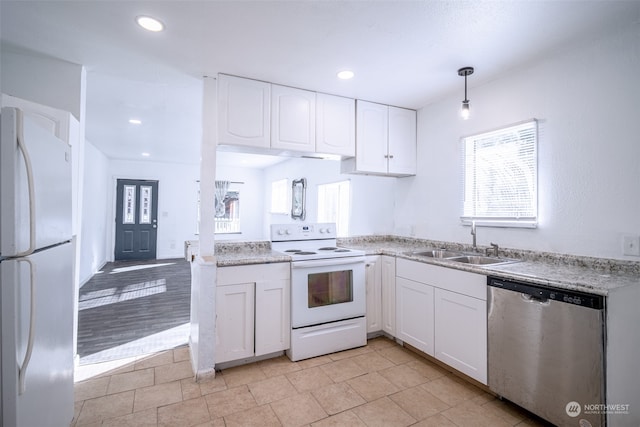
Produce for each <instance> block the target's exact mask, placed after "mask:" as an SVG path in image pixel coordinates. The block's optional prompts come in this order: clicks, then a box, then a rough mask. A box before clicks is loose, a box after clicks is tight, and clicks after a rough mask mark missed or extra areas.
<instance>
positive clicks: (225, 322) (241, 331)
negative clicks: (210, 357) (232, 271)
mask: <svg viewBox="0 0 640 427" xmlns="http://www.w3.org/2000/svg"><path fill="white" fill-rule="evenodd" d="M254 289H255V286H254V284H253V283H242V284H237V285H228V286H218V288H217V289H216V363H221V362H228V361H230V360H237V359H243V358H245V357H252V356H253V355H254V347H253V345H254V342H253V341H254Z"/></svg>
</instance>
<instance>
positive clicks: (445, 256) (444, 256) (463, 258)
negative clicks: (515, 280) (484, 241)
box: [407, 249, 517, 265]
mask: <svg viewBox="0 0 640 427" xmlns="http://www.w3.org/2000/svg"><path fill="white" fill-rule="evenodd" d="M407 255H411V256H418V257H427V258H434V259H438V260H440V261H445V262H452V263H454V262H459V263H462V264H472V265H495V264H505V263H511V262H517V260H515V259H509V258H499V257H495V256H488V255H475V254H469V253H465V252H457V251H450V250H447V249H426V250H420V251H412V252H407Z"/></svg>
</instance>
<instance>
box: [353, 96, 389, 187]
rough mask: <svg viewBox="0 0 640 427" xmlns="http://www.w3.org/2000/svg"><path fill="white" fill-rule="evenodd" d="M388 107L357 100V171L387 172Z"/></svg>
mask: <svg viewBox="0 0 640 427" xmlns="http://www.w3.org/2000/svg"><path fill="white" fill-rule="evenodd" d="M388 115H389V107H388V106H386V105H382V104H374V103H372V102H366V101H360V100H358V102H357V119H356V123H357V128H356V144H357V145H356V169H357V171H358V172H371V173H379V174H386V173H387V163H388V162H387V160H388V155H387V140H388V131H389V121H388Z"/></svg>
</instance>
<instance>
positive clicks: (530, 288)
mask: <svg viewBox="0 0 640 427" xmlns="http://www.w3.org/2000/svg"><path fill="white" fill-rule="evenodd" d="M487 285H489V286H493V287H494V288H501V289H506V290H509V291H513V292H520V293H521V294H524V295H527V296H529V297H531V298H532V299H536V300H540V301H548V300H553V301H560V302H564V303H567V304H573V305H579V306H582V307H588V308H593V309H596V310H601V309H603V308H604V297H603V296H602V295H593V294H587V293H584V292H578V291H571V290H567V289H558V288H548V287H545V286H540V285H532V284H529V283H523V282H516V281H513V280H508V279H500V278H497V277H488V278H487Z"/></svg>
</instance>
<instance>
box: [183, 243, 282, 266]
mask: <svg viewBox="0 0 640 427" xmlns="http://www.w3.org/2000/svg"><path fill="white" fill-rule="evenodd" d="M197 245H198V242H197V241H192V242H189V246H190V247H191V250H192V251H196V252H197ZM215 250H216V265H217V266H218V267H230V266H236V265H251V264H269V263H273V262H289V261H291V257H289V256H287V255H284V254H282V253H280V252H276V251H274V250H271V242H269V241H257V242H216V244H215Z"/></svg>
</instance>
